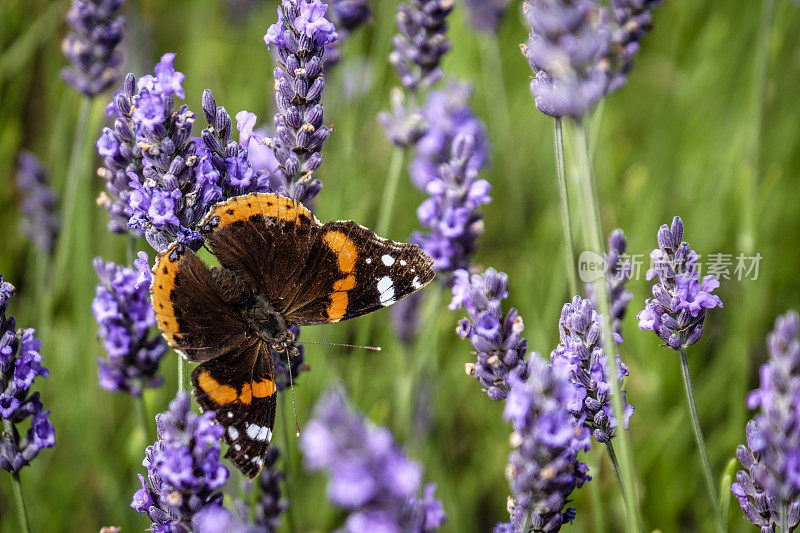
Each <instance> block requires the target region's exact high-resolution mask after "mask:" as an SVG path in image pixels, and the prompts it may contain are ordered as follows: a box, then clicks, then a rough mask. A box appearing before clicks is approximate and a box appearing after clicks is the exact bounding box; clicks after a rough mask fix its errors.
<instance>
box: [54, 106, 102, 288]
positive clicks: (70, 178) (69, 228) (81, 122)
mask: <svg viewBox="0 0 800 533" xmlns="http://www.w3.org/2000/svg"><path fill="white" fill-rule="evenodd" d="M92 102H93V99H91V98H88V97H85V96H81V104H80V109H79V110H78V123H77V126H76V128H75V136H74V137H73V138H72V150H71V152H70V156H69V165H68V166H67V174H66V181H67V188H66V191H65V194H64V202H63V204H62V205H63V210H64V211H63V213H64V214H63V217H62V220H63V221H64V222H63V227H62V228H61V235H60V236H59V239H58V244H57V245H56V253H55V270H54V272H53V277H52V283H54V284H56V283H59V280H67V279H74V278H73V277H72V276H67V275H65V269H66V267H67V259H68V257H69V255H70V251H73V241H74V239H73V232H74V221H75V204H76V200H77V197H78V190H79V189H80V187H81V185H83V184H87V186H88V187H91V183H90V181H89V177H88V176H86V177H84V176H82V170H83V167H84V159H85V154H86V150H85V148H86V133H87V131H88V128H89V115H90V114H91V108H92ZM82 216H86V215H85V214H83V215H82ZM86 238H87V239H88V236H86Z"/></svg>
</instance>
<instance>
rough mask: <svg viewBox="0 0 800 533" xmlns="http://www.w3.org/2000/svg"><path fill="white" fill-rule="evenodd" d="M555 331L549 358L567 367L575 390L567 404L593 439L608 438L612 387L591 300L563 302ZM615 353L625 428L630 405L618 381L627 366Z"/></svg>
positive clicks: (611, 433)
mask: <svg viewBox="0 0 800 533" xmlns="http://www.w3.org/2000/svg"><path fill="white" fill-rule="evenodd" d="M558 331H559V336H560V338H561V342H560V343H559V344H558V346H557V347H556V349H555V350H553V352H552V353H551V354H550V361H551V362H552V364H553V365H561V366H563V367H565V368H568V369H569V381H570V382H571V383H572V385H573V387H574V388H575V391H576V394H575V397H574V398H573V401H572V402H571V403H570V404H569V405H568V406H567V407H568V409H569V410H570V412H571V413H572V414H573V416H574V417H575V418H576V420H580V421H582V423H583V425H584V426H586V427H587V428H589V429H590V430H591V432H592V437H594V439H595V440H596V441H597V442H603V443H605V442H608V441H609V440H611V439H612V438H613V437H614V434H615V431H616V428H617V420H616V418H615V417H614V408H613V405H612V399H611V396H612V394H613V393H614V388H613V384H612V383H611V377H610V373H611V372H610V368H609V364H608V356H607V355H606V353H605V351H604V350H603V333H602V331H603V326H602V322H601V321H600V317H599V316H598V314H597V312H596V311H595V309H594V305H592V302H591V301H590V300H583V299H581V297H580V296H575V298H574V299H573V300H572V302H569V303H566V304H564V307H563V308H562V310H561V319H560V320H559V322H558ZM614 335H615V337H616V338H617V339H616V340H617V342H621V341H622V339H621V338H619V335H617V334H616V333H615V334H614ZM615 357H616V367H617V383H618V385H619V390H620V393H621V394H622V405H623V410H624V413H625V414H624V420H623V423H624V425H625V427H626V428H627V427H628V422H629V420H630V417H631V415H633V407H632V406H631V405H630V404H628V403H627V398H626V394H625V391H624V390H622V381H623V379H624V378H625V376H627V375H628V369H627V367H626V366H625V365H624V364H623V363H622V359H620V356H619V355H618V354H617V355H615Z"/></svg>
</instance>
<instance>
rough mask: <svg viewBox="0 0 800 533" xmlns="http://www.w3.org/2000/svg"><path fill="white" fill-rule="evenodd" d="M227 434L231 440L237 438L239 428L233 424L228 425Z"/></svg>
mask: <svg viewBox="0 0 800 533" xmlns="http://www.w3.org/2000/svg"><path fill="white" fill-rule="evenodd" d="M228 436H229V437H230V438H231V440H236V439H238V438H239V430H238V429H236V428H235V427H233V426H228Z"/></svg>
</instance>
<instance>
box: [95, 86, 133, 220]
mask: <svg viewBox="0 0 800 533" xmlns="http://www.w3.org/2000/svg"><path fill="white" fill-rule="evenodd" d="M136 95H137V89H136V78H135V77H134V76H133V74H128V75H127V76H126V77H125V81H124V82H123V88H122V90H120V91H117V92H116V93H115V94H114V98H113V99H112V100H111V103H110V104H109V106H108V107H107V108H106V114H107V115H109V116H116V118H115V119H114V127H113V128H103V133H102V134H101V135H100V138H99V139H97V142H96V143H95V146H96V147H97V153H98V155H99V156H100V158H101V159H102V160H103V167H101V168H100V169H98V171H97V174H98V175H99V176H100V178H102V179H103V180H104V181H105V183H106V190H105V191H104V192H101V193H100V196H99V198H98V199H97V203H98V204H99V205H101V206H103V207H105V208H106V210H107V211H108V214H109V215H110V217H111V220H109V221H108V229H109V231H112V232H113V233H125V232H127V231H128V220H129V219H130V218H131V215H133V210H132V209H131V208H130V207H129V206H128V199H129V197H130V195H131V192H132V191H133V190H134V189H131V187H130V186H129V185H128V184H129V183H130V181H131V179H133V177H134V176H135V177H136V180H137V181H139V182H140V183H141V182H142V181H144V178H143V177H142V168H143V162H142V157H143V156H142V148H141V147H140V146H139V143H138V142H137V140H136V125H135V124H134V122H133V109H134V98H135V97H136ZM131 231H133V232H134V233H135V234H136V235H137V236H142V234H141V232H139V231H137V230H131Z"/></svg>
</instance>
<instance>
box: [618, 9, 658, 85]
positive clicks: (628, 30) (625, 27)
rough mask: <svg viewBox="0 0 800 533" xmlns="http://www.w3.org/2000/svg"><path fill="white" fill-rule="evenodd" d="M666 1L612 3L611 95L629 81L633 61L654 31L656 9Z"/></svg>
mask: <svg viewBox="0 0 800 533" xmlns="http://www.w3.org/2000/svg"><path fill="white" fill-rule="evenodd" d="M663 1H664V0H611V6H612V7H613V11H614V18H615V19H616V22H617V26H616V28H615V30H614V32H613V39H612V44H611V50H612V53H611V55H610V56H609V59H610V62H611V64H612V68H611V72H612V77H611V79H610V81H609V88H608V92H613V91H617V90H619V89H621V88H622V87H624V86H625V83H626V82H627V81H628V73H629V72H630V71H631V69H632V68H633V58H634V56H635V55H636V53H637V52H638V51H639V43H640V42H641V40H642V39H643V38H644V36H645V35H647V34H648V33H650V31H651V30H652V29H653V23H652V18H653V10H654V9H655V8H656V6H658V5H659V4H661V3H662V2H663Z"/></svg>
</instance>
